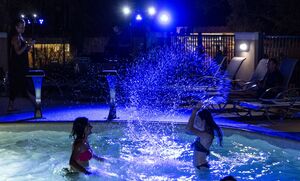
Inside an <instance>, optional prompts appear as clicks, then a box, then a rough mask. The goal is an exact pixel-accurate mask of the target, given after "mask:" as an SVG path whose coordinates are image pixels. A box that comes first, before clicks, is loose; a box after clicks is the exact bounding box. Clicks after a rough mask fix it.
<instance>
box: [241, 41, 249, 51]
mask: <svg viewBox="0 0 300 181" xmlns="http://www.w3.org/2000/svg"><path fill="white" fill-rule="evenodd" d="M240 50H242V51H247V50H248V45H247V44H246V43H241V44H240Z"/></svg>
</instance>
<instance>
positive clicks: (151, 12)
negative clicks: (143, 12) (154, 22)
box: [148, 6, 156, 16]
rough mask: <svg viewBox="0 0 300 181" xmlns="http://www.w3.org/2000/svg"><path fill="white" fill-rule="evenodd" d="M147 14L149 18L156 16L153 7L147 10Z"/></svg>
mask: <svg viewBox="0 0 300 181" xmlns="http://www.w3.org/2000/svg"><path fill="white" fill-rule="evenodd" d="M148 14H149V15H150V16H154V15H155V14H156V9H155V7H153V6H150V7H149V8H148Z"/></svg>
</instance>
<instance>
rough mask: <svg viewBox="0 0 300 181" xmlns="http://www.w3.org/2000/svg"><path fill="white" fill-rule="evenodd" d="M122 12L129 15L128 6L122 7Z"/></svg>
mask: <svg viewBox="0 0 300 181" xmlns="http://www.w3.org/2000/svg"><path fill="white" fill-rule="evenodd" d="M123 13H124V14H125V15H129V14H130V13H131V10H130V8H129V7H128V6H124V7H123Z"/></svg>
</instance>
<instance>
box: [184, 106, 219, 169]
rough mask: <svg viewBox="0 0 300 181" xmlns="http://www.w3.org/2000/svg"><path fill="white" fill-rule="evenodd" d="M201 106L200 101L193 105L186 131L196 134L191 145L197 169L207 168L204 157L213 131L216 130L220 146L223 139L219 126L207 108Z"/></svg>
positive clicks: (207, 152)
mask: <svg viewBox="0 0 300 181" xmlns="http://www.w3.org/2000/svg"><path fill="white" fill-rule="evenodd" d="M202 107H203V105H202V103H198V104H197V105H196V106H195V108H194V109H193V111H192V114H191V116H190V119H189V121H188V124H187V130H188V131H189V132H188V133H191V134H193V135H196V136H197V138H196V141H195V142H194V143H193V144H192V146H193V147H194V155H193V157H194V158H193V159H194V160H193V162H194V165H195V167H197V168H198V169H202V168H209V164H208V161H207V159H206V157H207V155H209V148H210V146H211V145H212V142H213V139H214V131H216V132H217V135H218V138H219V143H220V146H222V139H223V134H222V131H221V128H220V127H219V126H218V125H217V124H216V123H215V121H214V120H213V117H212V115H211V113H210V112H209V111H208V110H207V109H201V108H202Z"/></svg>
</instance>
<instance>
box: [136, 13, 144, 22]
mask: <svg viewBox="0 0 300 181" xmlns="http://www.w3.org/2000/svg"><path fill="white" fill-rule="evenodd" d="M135 19H136V20H137V21H141V20H142V19H143V18H142V16H141V15H140V14H138V15H136V17H135Z"/></svg>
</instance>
